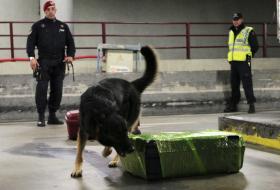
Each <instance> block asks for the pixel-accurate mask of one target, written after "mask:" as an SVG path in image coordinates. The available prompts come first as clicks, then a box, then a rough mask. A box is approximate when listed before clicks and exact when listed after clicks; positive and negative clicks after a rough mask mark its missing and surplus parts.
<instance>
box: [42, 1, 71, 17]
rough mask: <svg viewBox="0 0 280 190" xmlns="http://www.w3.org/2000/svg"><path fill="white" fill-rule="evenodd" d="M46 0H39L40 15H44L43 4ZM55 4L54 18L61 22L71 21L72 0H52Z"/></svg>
mask: <svg viewBox="0 0 280 190" xmlns="http://www.w3.org/2000/svg"><path fill="white" fill-rule="evenodd" d="M46 1H48V0H40V15H41V18H44V17H45V13H44V10H43V6H44V4H45V2H46ZM54 2H55V5H56V9H57V12H56V18H57V19H58V20H61V21H63V22H65V21H73V0H54Z"/></svg>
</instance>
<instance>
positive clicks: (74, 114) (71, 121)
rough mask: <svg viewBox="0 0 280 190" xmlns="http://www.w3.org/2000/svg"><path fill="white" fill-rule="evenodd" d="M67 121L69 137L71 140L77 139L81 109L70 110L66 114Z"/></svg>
mask: <svg viewBox="0 0 280 190" xmlns="http://www.w3.org/2000/svg"><path fill="white" fill-rule="evenodd" d="M65 122H66V124H67V131H68V137H69V139H70V140H76V139H77V134H78V131H79V127H80V113H79V110H71V111H68V112H67V113H66V115H65Z"/></svg>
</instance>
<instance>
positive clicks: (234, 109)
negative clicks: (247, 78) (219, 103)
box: [224, 104, 238, 113]
mask: <svg viewBox="0 0 280 190" xmlns="http://www.w3.org/2000/svg"><path fill="white" fill-rule="evenodd" d="M237 111H238V110H237V105H236V104H228V105H227V106H226V108H225V109H224V113H230V112H237Z"/></svg>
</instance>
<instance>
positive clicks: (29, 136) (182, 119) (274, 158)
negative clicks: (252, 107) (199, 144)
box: [0, 114, 280, 190]
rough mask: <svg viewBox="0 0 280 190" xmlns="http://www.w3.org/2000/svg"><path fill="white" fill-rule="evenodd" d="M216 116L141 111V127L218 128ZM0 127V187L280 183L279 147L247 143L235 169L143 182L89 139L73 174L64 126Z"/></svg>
mask: <svg viewBox="0 0 280 190" xmlns="http://www.w3.org/2000/svg"><path fill="white" fill-rule="evenodd" d="M218 116H221V114H207V115H182V116H163V117H143V118H142V120H141V129H142V132H151V133H157V132H161V131H186V130H192V131H194V130H204V129H217V128H218ZM0 131H1V132H0V144H1V147H0V189H1V190H30V189H35V190H36V189H40V190H44V189H46V190H51V189H59V190H62V189H65V190H66V189H67V190H72V189H73V190H90V189H95V190H96V189H97V190H103V189H134V190H136V189H137V190H138V189H141V190H142V189H143V190H144V189H153V190H154V189H161V190H165V189H166V190H167V189H190V190H192V189H207V190H211V189H216V190H224V189H227V190H241V189H251V190H263V189H269V190H274V189H275V190H276V189H277V190H278V189H279V187H280V180H279V179H280V154H279V152H269V151H261V150H259V149H255V148H254V149H253V148H250V147H247V149H246V151H245V159H244V165H243V168H242V169H241V171H240V172H239V173H236V174H231V175H214V176H201V177H186V178H179V179H167V180H162V181H157V182H147V181H145V180H142V179H140V178H136V177H133V176H131V175H130V174H128V173H124V172H123V171H122V170H121V169H120V168H115V169H110V168H107V163H108V162H109V159H103V158H102V156H101V150H102V146H100V145H99V144H97V143H96V142H89V143H88V146H87V147H86V152H85V164H84V170H83V178H82V179H72V178H71V177H70V173H71V170H72V167H73V164H74V159H75V142H73V141H68V140H67V132H66V126H47V127H46V128H37V127H35V122H25V123H2V124H0Z"/></svg>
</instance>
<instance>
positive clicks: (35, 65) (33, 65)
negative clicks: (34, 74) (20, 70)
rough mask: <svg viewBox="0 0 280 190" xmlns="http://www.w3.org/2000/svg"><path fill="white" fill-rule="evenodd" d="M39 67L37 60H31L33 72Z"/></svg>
mask: <svg viewBox="0 0 280 190" xmlns="http://www.w3.org/2000/svg"><path fill="white" fill-rule="evenodd" d="M38 66H39V63H38V61H37V59H36V58H33V59H31V60H30V67H31V69H32V70H33V71H35V69H36V68H37V67H38Z"/></svg>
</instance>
